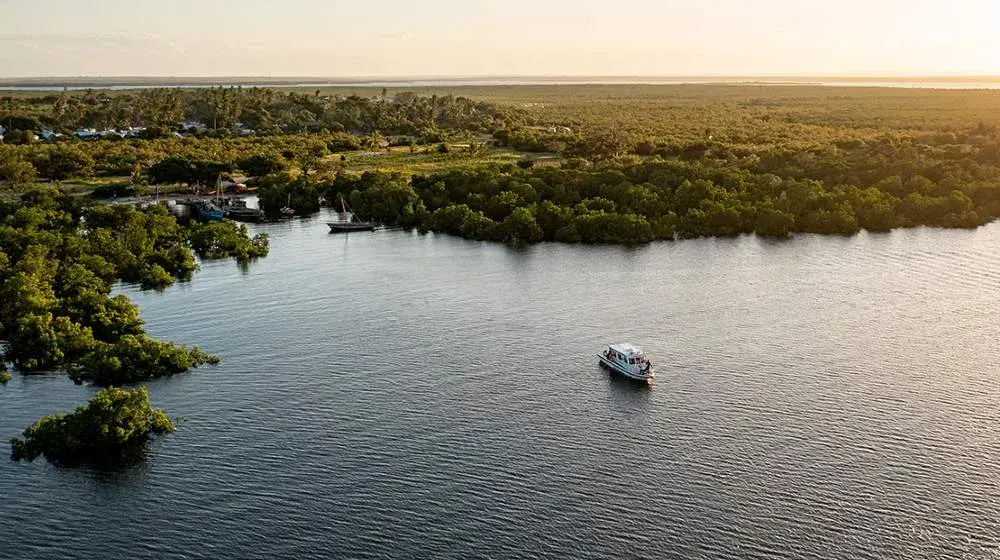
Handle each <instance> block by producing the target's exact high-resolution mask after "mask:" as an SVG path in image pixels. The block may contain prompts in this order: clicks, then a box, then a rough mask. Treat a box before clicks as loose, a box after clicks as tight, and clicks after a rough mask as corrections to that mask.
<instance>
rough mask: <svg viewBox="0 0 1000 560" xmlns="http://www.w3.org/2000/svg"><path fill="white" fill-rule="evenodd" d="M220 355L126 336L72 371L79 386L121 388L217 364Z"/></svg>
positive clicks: (103, 346)
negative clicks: (88, 383) (88, 384)
mask: <svg viewBox="0 0 1000 560" xmlns="http://www.w3.org/2000/svg"><path fill="white" fill-rule="evenodd" d="M217 363H219V359H218V357H216V356H211V355H209V354H206V353H204V352H202V351H201V350H199V349H198V347H197V346H196V347H194V348H192V349H191V350H188V349H186V348H183V347H180V346H175V345H174V344H171V343H167V342H160V341H158V340H153V339H152V338H149V337H147V336H146V335H125V336H123V337H121V339H119V340H118V342H115V343H99V344H98V346H97V348H95V349H94V350H93V351H92V352H90V353H89V354H87V355H86V356H84V357H83V358H81V359H80V360H79V361H78V362H77V363H76V364H73V365H72V366H70V368H69V374H70V378H71V379H72V380H73V381H74V382H75V383H83V382H84V381H88V382H90V383H93V384H94V385H97V386H99V387H109V386H112V385H114V386H121V385H127V384H130V383H139V382H143V381H149V380H150V379H158V378H160V377H170V376H173V375H177V374H179V373H184V372H186V371H188V370H190V369H192V368H195V367H198V366H200V365H204V364H217Z"/></svg>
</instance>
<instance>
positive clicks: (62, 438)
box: [11, 387, 174, 465]
mask: <svg viewBox="0 0 1000 560" xmlns="http://www.w3.org/2000/svg"><path fill="white" fill-rule="evenodd" d="M173 431H174V424H173V422H171V421H170V418H168V417H167V415H166V413H164V412H163V410H161V409H159V408H153V407H152V406H151V405H150V403H149V392H148V391H147V390H146V388H145V387H140V388H138V389H133V390H127V389H119V388H116V387H110V388H107V389H104V390H102V391H100V392H99V393H97V394H96V395H94V398H92V399H91V400H90V403H89V404H88V405H87V406H85V407H82V406H81V407H79V408H77V409H76V410H75V411H74V412H71V413H69V414H54V415H51V416H46V417H45V418H42V419H41V420H39V421H37V422H35V423H34V424H32V425H31V426H29V427H28V428H27V429H26V430H24V434H23V439H19V438H13V439H11V458H12V459H13V460H15V461H21V460H27V461H33V460H34V459H36V458H37V457H39V456H44V457H45V458H46V459H48V460H49V461H50V462H53V463H56V464H62V465H73V464H81V463H86V464H95V463H96V464H114V463H115V462H118V461H120V460H122V459H127V458H128V457H129V456H131V455H133V454H135V453H137V452H141V450H142V448H143V447H144V445H145V444H146V442H147V441H149V439H150V438H152V437H153V436H156V435H160V434H166V433H170V432H173Z"/></svg>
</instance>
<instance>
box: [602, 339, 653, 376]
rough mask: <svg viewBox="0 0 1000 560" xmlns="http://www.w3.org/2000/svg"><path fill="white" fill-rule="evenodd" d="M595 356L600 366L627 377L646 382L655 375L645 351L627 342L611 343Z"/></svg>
mask: <svg viewBox="0 0 1000 560" xmlns="http://www.w3.org/2000/svg"><path fill="white" fill-rule="evenodd" d="M597 357H598V358H600V361H601V365H602V366H604V367H606V368H608V369H610V370H611V371H614V372H615V373H618V374H620V375H624V376H625V377H628V378H629V379H634V380H636V381H645V382H647V383H648V382H650V381H652V380H653V377H654V376H655V374H654V372H653V364H652V362H650V361H649V359H648V358H647V357H646V353H645V352H643V351H642V350H640V349H639V348H637V347H635V346H633V345H631V344H628V343H619V344H611V345H609V346H608V349H607V350H605V351H604V352H601V353H599V354H598V355H597Z"/></svg>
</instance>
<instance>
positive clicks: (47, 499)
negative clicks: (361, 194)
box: [0, 215, 1000, 560]
mask: <svg viewBox="0 0 1000 560" xmlns="http://www.w3.org/2000/svg"><path fill="white" fill-rule="evenodd" d="M323 219H324V216H323V215H320V216H318V217H316V218H313V219H302V220H295V221H291V222H286V223H279V224H269V225H261V226H256V227H255V228H254V229H255V230H263V231H267V232H268V233H269V234H270V236H271V246H272V251H271V255H270V256H269V257H267V258H266V259H262V260H260V261H258V262H255V263H253V264H251V265H250V266H248V267H245V268H241V267H240V266H238V265H237V264H235V263H233V262H232V261H219V262H209V263H204V264H203V266H202V269H201V271H200V272H198V273H196V275H195V277H194V280H193V281H191V282H189V283H185V284H179V285H176V286H174V287H171V288H169V289H167V290H166V291H164V292H162V293H157V292H140V291H138V290H137V289H135V288H134V287H131V286H123V287H121V290H122V291H123V292H125V293H127V294H129V295H130V296H131V297H132V298H133V299H134V300H135V301H136V302H137V303H138V304H139V305H140V306H141V308H142V315H143V317H144V318H145V319H146V321H147V322H148V330H149V332H150V334H151V335H153V336H156V337H160V338H163V339H168V340H173V341H176V342H179V343H184V344H198V345H200V346H201V347H202V348H203V349H206V350H208V351H211V352H213V353H217V354H219V355H220V356H221V357H222V359H223V362H222V364H221V365H219V366H216V367H204V368H202V369H199V370H196V371H195V372H193V373H190V374H187V375H182V376H178V377H174V378H171V379H167V380H160V381H156V382H153V383H150V384H149V389H150V393H151V396H152V400H153V401H154V404H155V405H157V406H162V407H164V408H165V409H166V410H167V411H168V413H169V414H170V415H171V416H179V417H181V419H180V420H179V421H178V423H177V425H178V430H177V432H176V433H174V434H171V435H168V436H166V437H163V438H162V439H160V440H158V441H156V442H154V443H153V444H152V445H151V447H150V450H149V456H148V458H147V459H146V460H145V461H144V462H143V463H141V464H140V465H138V466H136V467H133V468H131V469H129V470H126V471H123V472H96V471H90V470H86V469H76V470H72V469H61V468H56V467H53V466H51V465H49V464H47V463H46V462H45V461H44V460H37V461H36V462H34V463H12V462H9V461H7V460H0V523H2V526H3V536H2V537H0V558H4V559H8V558H10V559H21V558H24V559H34V560H47V559H68V558H105V559H132V558H156V559H162V560H172V559H178V560H179V559H190V558H241V559H242V558H261V559H264V558H302V559H311V558H317V559H318V558H462V559H465V558H537V557H548V558H651V559H652V558H657V559H663V558H677V559H681V558H684V559H690V558H706V559H708V558H713V559H714V558H731V559H742V558H854V559H865V558H873V559H874V558H878V559H885V558H907V559H914V558H927V559H932V558H933V559H941V558H963V559H983V560H987V559H991V560H995V559H997V558H1000V429H998V426H1000V384H998V382H1000V343H998V341H1000V321H998V307H997V303H998V300H1000V253H998V247H1000V224H993V225H990V226H986V227H983V228H980V229H978V230H972V231H961V230H935V229H924V228H921V229H912V230H899V231H895V232H893V233H889V234H868V233H862V234H860V235H857V236H854V237H849V238H843V237H824V236H814V235H800V236H796V237H795V238H794V239H792V240H788V241H770V240H762V239H759V238H756V237H752V236H745V237H740V238H736V239H700V240H690V241H681V242H672V243H671V242H662V243H653V244H650V245H646V246H642V247H636V248H622V247H588V246H570V245H559V244H541V245H537V246H531V247H510V246H505V245H502V244H493V243H480V242H473V241H466V240H462V239H458V238H454V237H448V236H442V235H419V234H416V233H411V232H405V231H380V232H375V233H362V234H350V235H331V234H328V233H327V229H326V226H325V225H324V223H323ZM617 341H630V342H633V343H635V344H638V345H640V346H642V347H643V348H644V349H645V350H646V351H647V352H648V354H649V355H650V358H651V360H652V361H653V362H654V363H655V364H656V366H657V367H658V371H659V373H658V377H657V381H656V383H655V385H654V386H653V387H642V386H637V385H635V384H633V383H631V382H626V381H623V380H621V379H618V378H615V377H612V376H610V375H609V374H608V373H607V372H605V371H603V370H601V369H600V368H599V367H598V366H597V359H596V356H595V354H596V353H597V352H598V351H600V350H601V349H602V345H604V344H606V343H608V342H617ZM92 392H93V389H91V388H88V387H79V386H75V385H73V384H72V383H71V382H70V381H69V380H68V379H67V378H66V377H65V376H63V375H49V376H33V377H28V378H22V377H21V376H15V379H14V381H12V382H11V383H9V384H8V385H7V386H5V387H4V386H0V436H2V437H3V438H4V439H6V438H8V437H12V436H14V435H17V434H19V432H20V431H21V430H22V429H23V428H24V427H25V426H26V425H28V424H29V423H31V422H32V421H34V420H35V419H37V418H39V417H40V416H42V415H44V414H48V413H52V412H59V411H67V410H70V409H72V408H73V407H74V406H77V405H79V404H82V403H84V402H85V401H86V399H87V397H88V396H89V395H90V394H91V393H92ZM4 449H8V448H6V447H4ZM7 452H8V451H3V453H7Z"/></svg>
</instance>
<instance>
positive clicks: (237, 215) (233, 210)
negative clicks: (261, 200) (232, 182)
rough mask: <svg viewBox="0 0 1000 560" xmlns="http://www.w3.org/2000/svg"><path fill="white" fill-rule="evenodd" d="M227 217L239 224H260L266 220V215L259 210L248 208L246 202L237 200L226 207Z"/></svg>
mask: <svg viewBox="0 0 1000 560" xmlns="http://www.w3.org/2000/svg"><path fill="white" fill-rule="evenodd" d="M226 217H227V218H229V219H230V220H236V221H239V222H259V221H261V220H262V219H263V218H264V213H263V212H261V211H260V210H259V209H257V208H249V207H247V202H246V201H245V200H242V199H239V198H237V199H235V200H232V201H230V202H229V205H228V206H226Z"/></svg>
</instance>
